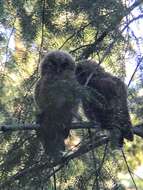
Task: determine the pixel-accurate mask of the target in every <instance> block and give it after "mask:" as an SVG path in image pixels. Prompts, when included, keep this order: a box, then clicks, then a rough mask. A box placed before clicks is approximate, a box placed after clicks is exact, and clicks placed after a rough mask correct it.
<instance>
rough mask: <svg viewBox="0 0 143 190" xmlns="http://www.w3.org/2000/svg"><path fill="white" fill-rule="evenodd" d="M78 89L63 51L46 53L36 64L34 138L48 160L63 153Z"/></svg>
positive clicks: (71, 64) (70, 63) (65, 53)
mask: <svg viewBox="0 0 143 190" xmlns="http://www.w3.org/2000/svg"><path fill="white" fill-rule="evenodd" d="M78 88H79V85H78V82H77V80H76V78H75V62H74V59H73V58H72V56H71V55H70V54H68V53H67V52H64V51H51V52H49V53H47V54H46V55H45V57H44V59H43V60H42V61H41V63H40V79H39V80H38V81H37V83H36V86H35V91H34V99H35V103H36V106H37V109H38V110H39V114H38V116H37V121H38V123H39V124H40V129H39V131H38V132H37V135H38V137H39V138H40V139H41V142H42V144H43V147H44V149H45V152H46V153H47V154H48V155H49V156H50V157H51V158H61V156H62V155H63V152H64V150H65V143H64V141H65V139H66V138H67V137H68V136H69V132H70V128H71V123H72V120H73V113H74V111H75V110H76V109H77V104H78Z"/></svg>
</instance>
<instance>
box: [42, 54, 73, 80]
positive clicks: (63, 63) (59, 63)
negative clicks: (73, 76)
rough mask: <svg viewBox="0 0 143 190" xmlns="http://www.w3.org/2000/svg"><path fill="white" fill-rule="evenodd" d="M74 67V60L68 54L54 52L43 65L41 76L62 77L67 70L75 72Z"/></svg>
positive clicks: (46, 57)
mask: <svg viewBox="0 0 143 190" xmlns="http://www.w3.org/2000/svg"><path fill="white" fill-rule="evenodd" d="M74 67H75V63H74V60H73V59H72V57H71V56H70V55H69V54H68V53H65V52H62V51H52V52H50V53H48V54H47V55H46V56H45V58H44V59H43V61H42V63H41V75H42V76H43V75H47V74H53V75H62V74H63V72H64V71H65V70H66V71H68V70H69V71H73V70H74Z"/></svg>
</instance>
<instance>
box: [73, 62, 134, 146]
mask: <svg viewBox="0 0 143 190" xmlns="http://www.w3.org/2000/svg"><path fill="white" fill-rule="evenodd" d="M76 78H77V80H78V82H79V83H80V84H81V85H82V86H85V88H87V90H88V92H89V93H88V94H89V97H88V98H85V97H83V98H82V104H83V109H84V112H85V115H86V116H87V118H88V119H89V120H90V121H97V122H99V123H100V124H101V128H103V129H107V130H109V131H110V134H111V143H112V145H113V146H115V147H122V146H123V143H124V138H125V139H128V140H130V141H132V140H133V132H132V124H131V121H130V116H129V111H128V106H127V90H126V86H125V84H124V82H122V81H121V79H119V78H117V77H115V76H112V75H111V74H110V73H108V72H105V70H104V69H103V68H102V67H101V66H100V65H98V64H97V63H96V62H95V61H92V60H85V61H83V62H82V63H80V64H78V65H77V68H76Z"/></svg>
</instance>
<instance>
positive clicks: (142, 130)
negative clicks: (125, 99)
mask: <svg viewBox="0 0 143 190" xmlns="http://www.w3.org/2000/svg"><path fill="white" fill-rule="evenodd" d="M39 128H40V126H39V125H38V124H25V125H23V124H21V125H19V124H13V125H5V124H3V125H0V131H2V132H7V131H18V130H21V131H24V130H38V129H39ZM71 129H96V130H102V129H101V127H100V123H96V122H74V123H72V126H71ZM133 133H134V134H135V135H137V136H140V137H142V138H143V123H141V124H137V125H135V126H133Z"/></svg>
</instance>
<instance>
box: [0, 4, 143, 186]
mask: <svg viewBox="0 0 143 190" xmlns="http://www.w3.org/2000/svg"><path fill="white" fill-rule="evenodd" d="M122 2H123V1H121V0H116V1H115V0H108V1H103V0H96V1H95V0H89V1H87V0H73V1H71V0H66V1H64V0H45V1H44V0H43V1H41V0H23V1H19V0H9V1H4V0H1V1H0V27H1V28H2V29H1V30H0V59H1V61H0V124H3V123H5V124H12V125H16V124H17V123H23V124H24V123H35V105H34V101H33V88H34V85H35V82H36V81H37V79H38V73H37V70H38V69H37V68H38V64H39V60H40V55H39V50H40V51H41V53H43V51H44V50H46V51H49V50H51V49H62V50H66V51H68V52H70V53H71V54H72V55H74V57H75V59H76V60H77V62H78V61H79V62H80V60H81V59H83V58H93V59H96V60H97V62H99V63H102V62H103V63H102V64H103V65H104V67H105V69H107V70H108V71H110V72H111V73H113V74H114V75H117V76H120V77H121V78H122V79H124V78H125V75H126V70H125V58H126V52H129V51H130V52H131V50H133V47H132V46H131V38H130V37H129V38H128V39H127V38H126V35H123V34H122V33H121V30H120V27H121V25H122V26H123V25H124V26H125V25H126V24H128V23H126V21H125V19H123V17H124V15H126V14H127V13H128V10H127V7H126V5H125V4H123V3H122ZM121 20H122V22H121ZM127 20H128V19H127ZM11 38H14V42H13V43H14V44H12V45H14V49H12V48H11V45H10V39H11ZM113 42H115V43H113ZM112 43H113V45H112ZM107 50H108V51H107ZM131 53H133V51H132V52H131ZM5 56H6V61H5ZM77 64H78V63H77ZM68 88H70V85H69V86H68V87H67V88H66V89H65V92H64V93H66V90H68ZM58 89H59V86H58V84H57V91H56V96H58V92H59V90H58ZM140 89H142V81H140V85H139V86H136V87H135V88H132V89H131V90H130V93H129V103H130V104H129V106H130V108H131V114H132V118H133V122H134V123H137V122H139V121H140V122H142V113H143V106H142V103H143V98H142V96H140V95H139V94H138V91H139V90H140ZM78 90H79V91H82V90H81V89H78ZM82 92H83V91H82ZM95 93H96V92H95ZM81 96H86V98H89V96H90V92H89V94H86V92H83V94H82V93H81ZM90 98H92V97H90ZM69 99H70V97H69ZM71 101H72V99H71ZM99 106H100V105H99ZM81 110H82V109H81ZM81 115H83V113H82V114H81ZM100 133H101V134H102V135H104V134H105V132H104V131H102V132H99V131H95V130H93V131H92V134H93V137H96V139H94V140H95V141H96V140H98V139H99V134H100ZM79 135H80V136H81V139H82V141H81V145H86V144H87V143H88V140H89V139H90V138H89V134H88V132H86V130H85V131H83V130H79ZM0 147H1V149H0V171H1V172H0V181H1V183H0V189H3V190H5V189H6V190H8V189H15V190H19V189H22V190H35V189H37V190H41V189H44V190H52V189H54V182H53V178H52V177H50V175H51V174H52V172H53V169H52V168H50V167H49V165H48V164H47V161H48V156H47V155H45V152H44V150H43V147H42V146H41V144H40V143H39V139H37V136H36V133H35V132H34V131H24V132H23V131H18V132H1V138H0ZM106 151H107V153H106ZM126 151H127V152H128V153H129V154H128V160H129V163H130V164H131V166H132V167H133V168H135V167H137V166H138V165H141V164H142V143H141V141H140V139H139V138H136V139H135V141H134V143H133V144H130V143H129V144H128V145H127V146H126ZM70 153H71V152H70ZM105 153H106V154H105ZM104 154H105V155H104ZM104 156H105V158H104ZM121 157H122V156H121V155H120V154H118V153H117V154H116V153H113V152H112V151H111V150H110V148H109V147H108V148H107V150H105V147H104V146H101V147H99V148H96V149H94V151H90V152H88V153H87V154H85V155H82V156H80V157H79V158H78V159H74V160H72V161H70V162H69V163H67V165H65V166H64V167H62V168H61V169H60V170H59V171H58V172H57V173H56V183H57V190H64V189H65V190H72V189H74V190H79V189H82V190H85V189H86V190H91V189H95V188H96V189H106V190H108V189H114V190H115V189H118V190H123V189H125V188H124V187H123V186H122V185H120V182H119V179H118V177H117V173H119V171H120V172H121V169H122V171H126V172H127V170H126V166H125V165H124V166H123V160H122V159H121ZM132 158H134V160H133V159H132ZM44 164H45V165H44ZM39 165H40V166H41V167H39V168H38V169H37V166H39ZM121 166H123V167H121ZM33 168H34V169H33ZM57 168H58V166H57V167H55V169H57ZM26 171H28V172H26ZM22 172H25V173H22ZM51 176H53V175H51ZM138 181H139V180H138ZM138 184H139V187H140V189H141V188H142V187H141V186H142V184H141V183H140V181H139V182H138ZM97 187H99V188H97Z"/></svg>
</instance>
